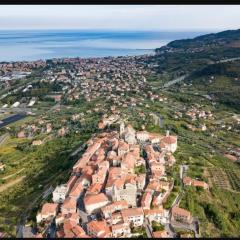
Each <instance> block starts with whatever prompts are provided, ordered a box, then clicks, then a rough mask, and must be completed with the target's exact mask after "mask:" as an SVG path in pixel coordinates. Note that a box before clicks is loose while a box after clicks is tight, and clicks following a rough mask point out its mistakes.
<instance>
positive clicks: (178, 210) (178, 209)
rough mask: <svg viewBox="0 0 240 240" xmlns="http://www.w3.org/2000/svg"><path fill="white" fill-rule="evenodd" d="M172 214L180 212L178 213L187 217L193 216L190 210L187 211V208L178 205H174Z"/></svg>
mask: <svg viewBox="0 0 240 240" xmlns="http://www.w3.org/2000/svg"><path fill="white" fill-rule="evenodd" d="M172 214H173V215H174V214H178V215H182V216H185V217H190V216H191V213H190V212H189V211H187V210H186V209H183V208H179V207H177V206H174V207H173V208H172Z"/></svg>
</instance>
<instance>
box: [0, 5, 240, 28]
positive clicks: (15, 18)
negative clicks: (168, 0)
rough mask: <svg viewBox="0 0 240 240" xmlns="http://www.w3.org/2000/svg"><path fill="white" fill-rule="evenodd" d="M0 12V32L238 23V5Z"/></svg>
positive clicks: (82, 7) (22, 7)
mask: <svg viewBox="0 0 240 240" xmlns="http://www.w3.org/2000/svg"><path fill="white" fill-rule="evenodd" d="M0 12H1V15H0V29H111V30H169V31H174V30H194V29H195V30H208V29H216V30H221V29H222V30H223V29H236V28H239V23H240V14H239V12H240V6H239V5H205V6H204V5H199V6H197V5H186V6H185V5H144V6H143V5H119V6H117V5H95V6H94V5H45V6H44V5H2V6H0ZM216 13H217V14H216Z"/></svg>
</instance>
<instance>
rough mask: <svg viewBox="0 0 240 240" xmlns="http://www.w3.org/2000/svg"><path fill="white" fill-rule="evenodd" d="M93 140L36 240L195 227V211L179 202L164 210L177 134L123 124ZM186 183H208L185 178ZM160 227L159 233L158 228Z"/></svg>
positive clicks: (42, 216) (42, 217)
mask: <svg viewBox="0 0 240 240" xmlns="http://www.w3.org/2000/svg"><path fill="white" fill-rule="evenodd" d="M99 127H100V128H101V129H102V132H101V133H99V134H98V135H96V136H93V137H92V138H91V139H89V140H88V142H87V145H88V147H87V149H86V151H85V153H84V154H83V155H82V157H81V158H80V159H79V160H78V161H77V162H76V163H75V165H74V166H73V170H72V175H71V177H70V179H69V181H68V182H67V183H66V184H62V185H59V186H57V187H56V188H55V190H54V191H53V194H52V202H47V203H45V204H44V205H43V206H42V208H41V209H40V210H39V212H38V214H37V216H36V219H37V223H38V231H39V233H37V234H36V237H44V236H54V237H55V236H56V237H60V238H62V237H66V238H72V237H80V238H84V237H96V238H107V237H116V238H118V237H134V236H136V237H137V236H142V237H150V238H151V237H163V238H166V237H174V235H173V234H174V233H173V232H172V231H171V229H170V228H169V223H171V222H172V224H174V222H178V221H180V222H181V223H182V225H184V224H185V225H188V226H191V224H193V217H192V216H191V213H190V212H189V211H187V210H185V209H182V208H180V207H179V206H178V204H177V203H174V204H173V206H172V208H171V209H170V210H166V209H164V208H163V205H162V204H163V203H164V202H166V200H167V198H168V196H169V194H170V193H171V191H172V189H173V186H174V181H173V179H171V178H169V177H168V176H167V175H166V173H165V168H166V167H172V166H173V165H174V163H175V158H174V155H173V154H174V152H175V151H176V149H177V136H174V135H169V132H167V133H166V136H161V135H160V134H153V133H149V132H147V131H135V130H134V128H133V127H132V126H131V125H130V124H128V125H127V126H126V127H125V124H124V122H121V121H120V122H119V131H104V129H103V126H102V122H100V123H99ZM183 182H184V184H186V185H193V186H195V187H201V188H203V189H208V184H206V183H205V182H202V181H197V180H194V179H191V178H189V177H184V179H183ZM153 229H155V231H154V230H153Z"/></svg>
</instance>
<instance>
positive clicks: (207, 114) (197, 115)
mask: <svg viewBox="0 0 240 240" xmlns="http://www.w3.org/2000/svg"><path fill="white" fill-rule="evenodd" d="M185 114H186V115H187V116H188V117H190V118H191V120H192V121H195V120H197V119H208V118H213V114H212V112H211V111H205V110H202V109H200V108H199V107H194V106H193V107H191V108H190V109H187V111H186V112H185Z"/></svg>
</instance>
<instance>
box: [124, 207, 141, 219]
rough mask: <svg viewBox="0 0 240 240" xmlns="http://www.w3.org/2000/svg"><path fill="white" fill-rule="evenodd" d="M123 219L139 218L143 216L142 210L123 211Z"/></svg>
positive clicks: (129, 209) (130, 209)
mask: <svg viewBox="0 0 240 240" xmlns="http://www.w3.org/2000/svg"><path fill="white" fill-rule="evenodd" d="M121 213H122V216H123V218H127V217H131V216H139V215H143V210H142V208H128V209H123V210H121Z"/></svg>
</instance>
